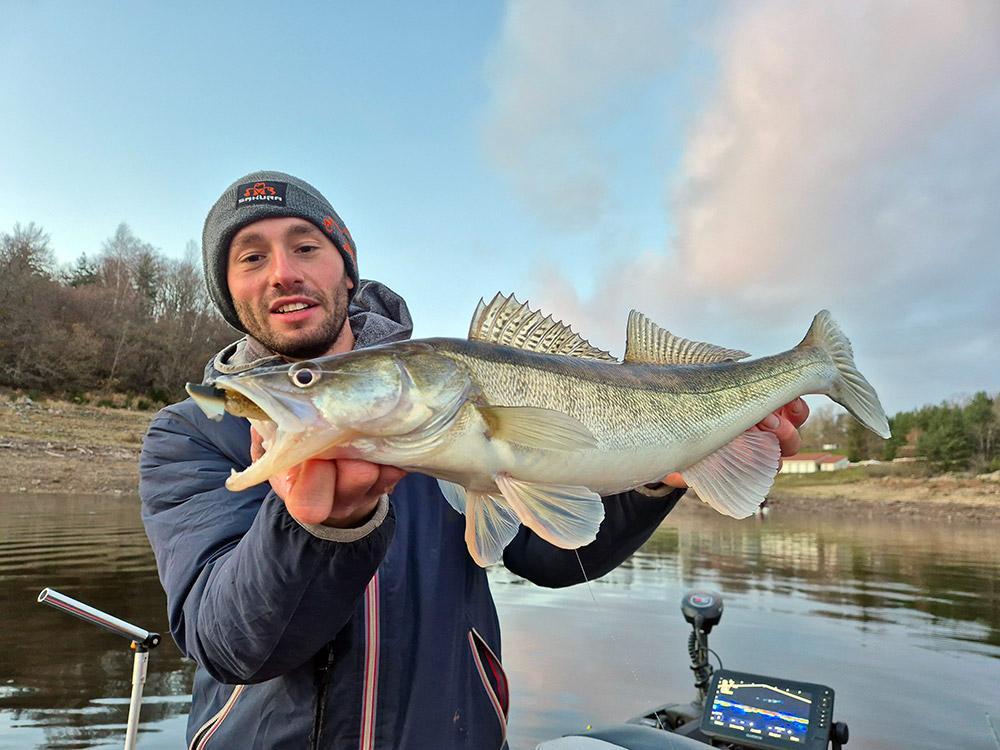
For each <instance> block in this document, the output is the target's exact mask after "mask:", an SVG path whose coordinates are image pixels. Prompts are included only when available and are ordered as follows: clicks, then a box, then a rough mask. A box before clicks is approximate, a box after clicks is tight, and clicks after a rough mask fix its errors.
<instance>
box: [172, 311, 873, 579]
mask: <svg viewBox="0 0 1000 750" xmlns="http://www.w3.org/2000/svg"><path fill="white" fill-rule="evenodd" d="M626 341H627V344H626V350H625V356H624V359H623V361H621V362H619V361H618V360H616V359H615V358H613V357H612V356H611V355H610V354H609V353H608V352H605V351H602V350H600V349H597V348H596V347H594V346H592V345H591V344H589V343H588V342H587V341H586V340H584V339H583V338H582V337H581V336H579V335H578V334H576V333H575V332H573V331H572V329H570V328H569V326H566V325H564V324H562V323H560V322H558V321H554V320H553V319H552V318H551V316H543V315H542V314H541V313H540V312H538V311H533V310H531V309H530V308H528V306H527V304H522V303H520V302H518V301H517V300H516V299H515V298H514V297H513V296H510V297H502V296H500V295H497V296H496V297H495V298H494V299H493V300H492V301H491V302H490V303H488V304H487V303H485V302H480V305H479V308H478V309H477V310H476V313H475V315H474V316H473V320H472V325H471V326H470V331H469V339H468V340H461V339H443V338H436V339H423V340H416V341H403V342H395V343H391V344H385V345H381V346H375V347H371V348H367V349H359V350H356V351H352V352H348V353H345V354H338V355H331V356H328V357H321V358H318V359H314V360H309V361H305V362H297V363H295V364H291V365H281V366H276V367H267V368H260V369H257V370H251V371H248V372H245V373H241V374H238V375H226V376H220V377H217V378H215V379H214V380H212V381H211V382H209V383H207V384H204V385H193V384H188V392H189V393H190V394H191V396H192V398H194V399H195V401H196V402H197V403H198V404H199V405H200V406H201V408H202V409H203V410H204V412H205V413H206V414H207V415H208V416H209V417H210V418H212V419H222V416H223V413H224V412H229V413H231V414H233V415H236V416H244V417H247V418H248V419H249V420H250V421H251V424H253V425H254V426H255V427H256V428H257V430H258V431H259V432H260V433H261V435H262V436H263V437H264V447H265V453H264V455H263V456H262V457H261V458H260V459H258V460H257V461H256V462H254V463H253V464H252V465H251V466H249V467H248V468H247V469H245V470H244V471H242V472H234V473H233V474H232V476H230V478H229V479H228V480H227V482H226V486H227V487H228V488H229V489H231V490H234V491H236V490H241V489H245V488H247V487H250V486H252V485H254V484H258V483H260V482H263V481H266V480H267V478H268V477H270V476H273V475H275V474H277V473H279V472H283V471H287V470H288V469H290V468H292V467H293V466H295V465H297V464H299V463H302V462H303V461H305V460H307V459H309V458H311V457H313V456H316V455H319V454H321V453H324V454H327V455H330V454H331V453H332V455H334V456H337V455H341V456H343V457H351V458H360V459H363V460H368V461H372V462H374V463H380V464H386V465H391V466H398V467H400V468H403V469H406V470H408V471H419V472H422V473H425V474H429V475H431V476H434V477H436V478H437V479H438V482H439V484H440V485H441V489H442V493H443V494H444V497H445V499H446V500H447V501H448V502H449V503H450V504H451V505H452V506H453V507H454V508H455V509H456V510H458V511H459V512H461V513H464V514H465V515H466V532H465V539H466V543H467V545H468V547H469V552H470V554H471V556H472V558H473V559H474V560H475V561H476V562H477V563H479V564H480V565H483V566H485V565H488V564H491V563H494V562H497V561H499V560H500V559H501V557H502V554H503V550H504V548H505V547H506V546H507V544H509V543H510V541H511V540H512V539H513V538H514V535H515V534H516V533H517V530H518V528H519V527H520V525H521V524H524V525H525V526H528V527H529V528H531V529H532V531H534V532H535V533H536V534H537V535H538V536H539V537H541V538H542V539H544V540H546V541H548V542H550V543H552V544H554V545H556V546H558V547H563V548H566V549H576V548H578V547H581V546H584V545H586V544H588V543H590V542H591V541H593V540H594V539H595V538H596V535H597V531H598V529H599V527H600V524H601V521H602V520H603V518H604V505H603V502H602V500H601V497H602V496H605V495H611V494H614V493H618V492H622V491H625V490H629V489H633V488H635V487H638V486H640V485H643V484H649V483H652V482H657V481H659V480H660V479H661V478H662V477H664V476H666V475H667V474H670V473H671V472H675V471H679V472H680V473H681V475H682V476H683V477H684V479H685V481H686V482H687V484H688V485H689V486H690V487H691V488H692V489H694V490H695V492H696V493H697V494H698V497H699V498H701V499H702V500H703V501H704V502H706V503H708V504H709V505H711V506H712V507H713V508H715V509H716V510H718V511H720V512H721V513H724V514H726V515H730V516H734V517H736V518H744V517H746V516H748V515H751V514H752V513H753V512H754V510H756V508H757V507H758V506H759V505H760V503H761V502H763V500H764V498H765V496H766V495H767V492H768V491H769V489H770V487H771V484H772V483H773V481H774V477H775V475H776V474H777V471H778V464H779V459H780V450H779V446H778V441H777V438H776V437H775V436H774V435H773V434H772V433H768V432H760V431H756V430H752V429H751V428H752V427H754V426H755V425H756V424H757V423H758V422H759V421H760V420H762V419H763V418H764V417H765V416H767V415H768V414H769V413H771V412H773V411H774V410H776V409H778V408H779V407H781V406H782V405H784V404H786V403H788V402H790V401H792V400H793V399H795V398H797V397H799V396H802V395H804V394H807V393H822V394H826V395H828V396H830V398H832V399H833V400H834V401H836V402H837V403H840V404H842V405H843V406H844V407H846V408H847V410H848V411H850V412H851V414H853V415H854V416H855V417H856V418H857V419H859V420H860V421H861V422H862V423H863V424H864V425H865V426H866V427H868V428H869V429H871V430H872V431H873V432H875V433H877V434H879V435H881V436H882V437H887V436H888V435H889V426H888V422H887V420H886V418H885V413H884V411H883V409H882V406H881V404H880V403H879V400H878V396H877V395H876V393H875V390H874V389H873V388H872V386H871V385H870V384H869V383H868V381H867V380H866V379H865V378H864V377H863V376H862V375H861V373H860V372H859V371H858V369H857V367H856V366H855V363H854V354H853V351H852V349H851V345H850V342H849V341H848V340H847V337H846V336H844V334H843V333H842V332H841V331H840V329H839V328H838V327H837V325H836V323H834V321H833V319H832V317H831V316H830V314H829V313H828V312H826V311H825V310H824V311H821V312H820V313H819V314H817V315H816V317H815V318H814V320H813V323H812V325H811V327H810V328H809V331H808V333H807V334H806V337H805V338H804V339H803V340H802V341H801V342H800V343H799V344H798V345H797V346H796V347H794V348H792V349H790V350H788V351H786V352H783V353H781V354H777V355H773V356H770V357H763V358H760V359H756V360H751V361H748V362H740V361H738V360H741V359H744V358H746V357H749V355H748V354H746V353H745V352H741V351H738V350H735V349H728V348H724V347H719V346H715V345H713V344H707V343H703V342H698V341H691V340H688V339H683V338H681V337H679V336H676V335H674V334H672V333H670V332H669V331H667V330H665V329H663V328H660V327H659V326H657V325H656V324H655V323H653V322H652V321H650V320H649V319H648V318H646V317H645V316H643V315H642V314H641V313H638V312H636V311H632V313H631V314H630V315H629V321H628V327H627V336H626Z"/></svg>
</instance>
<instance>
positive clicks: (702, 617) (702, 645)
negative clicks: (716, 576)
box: [681, 591, 722, 706]
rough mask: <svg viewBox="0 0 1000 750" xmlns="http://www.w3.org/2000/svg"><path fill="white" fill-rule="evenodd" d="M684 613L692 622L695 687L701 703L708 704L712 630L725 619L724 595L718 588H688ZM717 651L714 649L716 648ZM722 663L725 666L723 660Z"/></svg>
mask: <svg viewBox="0 0 1000 750" xmlns="http://www.w3.org/2000/svg"><path fill="white" fill-rule="evenodd" d="M681 613H682V614H683V615H684V619H685V620H686V621H687V623H688V624H689V625H690V626H691V635H689V636H688V655H689V656H690V657H691V671H692V672H694V687H695V690H697V691H698V698H697V700H696V702H697V704H698V705H699V706H704V705H705V696H706V695H707V694H708V683H709V682H711V680H712V665H711V664H709V663H708V654H709V652H710V651H711V649H709V647H708V634H709V633H711V632H712V628H714V627H715V626H716V625H718V624H719V620H721V619H722V595H721V594H719V593H717V592H715V591H688V592H687V593H686V594H684V597H683V598H682V599H681ZM713 653H714V652H713ZM719 666H720V667H721V666H722V662H721V660H720V662H719Z"/></svg>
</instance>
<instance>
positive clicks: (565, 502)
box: [494, 474, 604, 549]
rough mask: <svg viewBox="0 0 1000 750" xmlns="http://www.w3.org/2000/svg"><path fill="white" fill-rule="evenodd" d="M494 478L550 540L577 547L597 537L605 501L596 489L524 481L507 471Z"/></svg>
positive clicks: (523, 515) (527, 521)
mask: <svg viewBox="0 0 1000 750" xmlns="http://www.w3.org/2000/svg"><path fill="white" fill-rule="evenodd" d="M494 479H495V480H496V483H497V487H499V488H500V492H502V493H503V496H504V499H505V500H506V501H507V502H508V503H509V504H510V507H511V508H512V509H513V510H514V512H515V513H516V514H517V517H518V518H519V519H521V523H523V524H524V525H525V526H527V527H528V528H530V529H531V530H532V531H534V532H535V533H536V534H538V536H540V537H541V538H542V539H544V540H545V541H547V542H549V543H550V544H554V545H555V546H556V547H561V548H563V549H577V548H579V547H583V546H585V545H587V544H590V543H591V542H592V541H594V539H596V538H597V530H598V529H599V528H600V527H601V521H603V520H604V503H603V502H601V496H600V495H598V494H597V493H596V492H592V491H591V490H589V489H587V488H586V487H573V486H568V485H561V484H536V483H533V482H523V481H521V480H518V479H514V478H513V477H509V476H506V475H503V474H498V475H497V476H496V477H494Z"/></svg>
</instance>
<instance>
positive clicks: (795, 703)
mask: <svg viewBox="0 0 1000 750" xmlns="http://www.w3.org/2000/svg"><path fill="white" fill-rule="evenodd" d="M812 704H813V696H812V693H810V692H807V691H805V690H796V689H789V688H788V687H784V686H780V685H771V684H768V683H767V682H763V681H755V680H741V679H732V678H723V679H721V680H719V687H718V689H717V690H716V691H715V696H714V698H713V700H712V711H711V715H710V717H709V718H710V721H711V723H712V724H713V725H715V726H717V727H719V728H720V729H723V730H729V732H734V731H735V732H739V733H740V734H742V735H743V736H745V737H746V738H747V739H753V740H757V741H758V742H763V743H767V744H770V745H782V744H784V742H787V746H788V747H795V746H796V745H798V744H803V743H805V740H806V733H807V732H808V730H809V712H810V710H811V709H812ZM775 740H778V741H779V742H775ZM781 741H784V742H781Z"/></svg>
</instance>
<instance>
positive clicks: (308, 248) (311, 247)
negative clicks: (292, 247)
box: [296, 245, 319, 253]
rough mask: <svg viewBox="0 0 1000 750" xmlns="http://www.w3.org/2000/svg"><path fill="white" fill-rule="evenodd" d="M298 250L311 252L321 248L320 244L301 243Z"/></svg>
mask: <svg viewBox="0 0 1000 750" xmlns="http://www.w3.org/2000/svg"><path fill="white" fill-rule="evenodd" d="M296 250H297V251H298V252H300V253H311V252H315V251H316V250H319V245H301V246H299V247H298V248H296Z"/></svg>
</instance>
